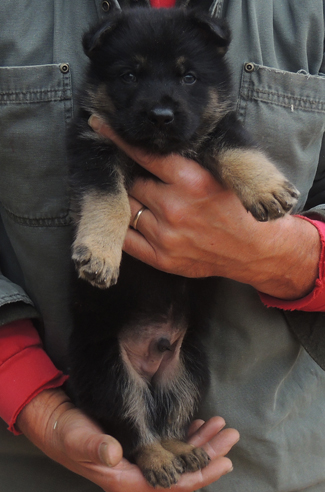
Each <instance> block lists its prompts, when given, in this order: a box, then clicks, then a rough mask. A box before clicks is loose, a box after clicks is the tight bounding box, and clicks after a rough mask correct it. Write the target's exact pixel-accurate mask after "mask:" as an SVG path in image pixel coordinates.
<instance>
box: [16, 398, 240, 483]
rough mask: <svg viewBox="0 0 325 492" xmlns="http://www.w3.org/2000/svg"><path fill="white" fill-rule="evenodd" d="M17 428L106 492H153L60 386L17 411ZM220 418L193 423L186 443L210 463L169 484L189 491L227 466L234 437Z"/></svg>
mask: <svg viewBox="0 0 325 492" xmlns="http://www.w3.org/2000/svg"><path fill="white" fill-rule="evenodd" d="M17 424H18V426H19V428H20V430H21V431H22V432H23V433H24V434H25V435H26V436H27V437H28V438H29V439H30V440H31V441H32V442H33V443H34V444H35V445H36V446H38V447H39V448H40V449H41V450H42V451H43V452H44V453H45V454H47V455H48V456H49V457H50V458H52V459H53V460H55V461H57V462H58V463H61V464H62V465H63V466H65V467H66V468H68V469H69V470H71V471H73V472H75V473H77V474H79V475H81V476H83V477H85V478H87V479H88V480H90V481H92V482H93V483H95V484H97V485H98V486H100V487H101V488H102V489H103V490H104V491H105V492H128V491H130V492H153V491H154V490H155V489H154V488H153V487H151V486H150V485H149V484H148V483H147V482H146V480H145V479H144V477H143V475H142V473H141V471H140V470H139V468H138V467H137V466H136V465H134V464H131V463H130V462H129V461H127V460H126V459H124V458H123V457H122V448H121V446H120V444H119V443H118V442H117V441H116V439H114V438H113V437H111V436H108V435H106V434H104V433H103V432H102V430H101V428H100V427H99V426H98V425H97V424H95V423H94V422H93V421H92V420H90V419H89V418H88V417H87V416H86V415H84V414H83V413H82V412H81V411H80V410H78V409H77V408H75V407H74V406H73V405H72V403H71V402H70V401H69V399H68V398H67V396H66V395H65V393H64V392H63V391H62V390H60V389H53V390H45V391H43V392H41V393H40V394H39V395H37V396H36V397H35V398H34V399H33V400H32V401H31V402H30V403H29V404H27V405H26V407H25V408H24V409H23V410H22V412H21V413H20V415H19V417H18V420H17ZM224 426H225V422H224V420H223V419H222V418H221V417H214V418H212V419H210V420H209V421H207V422H205V423H204V422H203V421H200V420H197V421H195V422H193V424H192V426H191V428H190V433H189V442H191V444H193V445H195V446H202V447H204V449H205V450H206V451H207V453H208V454H209V456H210V458H211V461H210V463H209V465H208V466H207V467H206V468H204V469H203V470H200V471H197V472H195V473H186V474H184V475H182V476H181V478H180V480H179V482H178V483H177V484H176V485H175V486H173V487H172V489H173V490H175V492H177V491H179V492H192V491H194V490H197V489H199V488H201V487H204V486H206V485H208V484H210V483H212V482H214V481H216V480H218V479H219V478H220V477H221V476H222V475H225V474H226V473H228V472H229V471H231V470H232V463H231V461H230V460H229V459H228V458H226V457H225V455H226V454H227V453H228V452H229V450H230V449H231V447H232V446H233V445H234V444H235V443H236V442H237V441H238V439H239V434H238V432H237V431H236V430H234V429H224Z"/></svg>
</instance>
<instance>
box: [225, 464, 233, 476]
mask: <svg viewBox="0 0 325 492" xmlns="http://www.w3.org/2000/svg"><path fill="white" fill-rule="evenodd" d="M233 469H234V467H233V466H232V467H231V468H229V470H228V471H226V475H227V474H228V473H231V472H232V471H233Z"/></svg>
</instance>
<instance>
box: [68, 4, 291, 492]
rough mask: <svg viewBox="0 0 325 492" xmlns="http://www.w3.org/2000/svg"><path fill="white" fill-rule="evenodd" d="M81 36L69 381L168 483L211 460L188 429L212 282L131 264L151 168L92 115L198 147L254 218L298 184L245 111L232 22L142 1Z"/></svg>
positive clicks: (83, 403) (153, 137)
mask: <svg viewBox="0 0 325 492" xmlns="http://www.w3.org/2000/svg"><path fill="white" fill-rule="evenodd" d="M83 44H84V49H85V52H86V54H87V55H88V57H89V58H90V65H89V70H88V73H87V79H86V84H85V89H84V91H83V93H82V95H81V108H80V111H79V114H78V116H77V118H76V119H75V122H74V125H73V128H72V131H71V141H70V156H71V186H72V190H73V194H74V199H75V203H76V207H77V219H76V236H75V241H74V244H73V260H74V262H75V265H76V268H77V271H78V274H79V277H81V279H84V280H86V282H85V281H84V280H79V281H77V282H76V284H77V285H76V296H77V299H76V302H75V304H74V306H75V330H74V333H73V335H72V339H71V380H70V384H71V387H72V392H73V395H74V399H75V401H76V403H77V405H79V406H80V407H81V408H82V409H84V410H85V411H86V412H88V414H90V415H91V416H92V417H94V418H96V419H97V420H98V421H99V422H100V423H101V425H102V426H103V428H104V429H105V431H106V432H108V433H111V434H113V435H114V436H115V437H116V438H117V439H119V440H120V442H121V444H122V446H123V449H124V452H125V455H126V456H127V457H129V458H131V459H133V460H134V461H135V462H136V463H137V464H138V465H139V467H140V468H141V470H142V471H143V473H144V475H145V477H146V478H147V480H148V481H149V482H150V483H151V484H152V485H154V486H163V487H169V486H170V485H171V484H173V483H175V482H177V480H178V478H179V476H180V474H182V473H183V472H185V471H189V470H197V469H199V468H202V467H204V466H205V465H206V464H207V463H208V456H207V455H206V453H205V452H204V451H203V450H201V449H195V448H193V447H191V446H189V445H188V444H186V443H185V442H184V439H185V437H186V430H187V426H188V424H189V422H190V421H191V419H192V418H193V415H194V412H195V409H196V408H197V404H198V402H199V401H200V399H201V397H202V394H203V392H204V390H205V388H206V386H207V384H208V379H209V374H208V373H209V372H208V364H207V361H206V357H205V355H204V351H203V349H202V347H201V342H200V333H201V330H202V329H203V328H204V327H205V324H206V321H205V320H206V319H207V316H208V312H207V311H208V305H207V303H206V301H207V299H208V296H207V295H206V294H205V288H206V287H207V289H208V284H209V280H189V279H185V278H180V277H176V276H173V275H168V274H165V273H163V272H158V271H156V270H154V269H152V268H150V267H148V266H146V265H144V264H142V263H140V262H138V261H136V260H134V259H132V258H130V257H129V256H127V255H125V256H123V260H122V262H121V256H122V245H123V241H124V238H125V234H126V231H127V228H128V226H129V222H130V208H129V202H128V198H127V189H128V187H129V186H130V184H131V183H132V181H133V180H134V178H135V177H136V176H138V175H139V174H140V175H142V176H143V175H144V171H142V170H141V169H140V167H139V166H138V165H137V164H135V163H134V162H132V161H131V160H130V159H129V158H127V157H126V156H125V155H124V154H123V153H122V152H121V151H120V150H118V149H117V148H116V147H115V146H114V145H113V144H112V143H110V142H109V141H107V140H104V139H102V138H101V137H100V136H98V135H97V134H95V133H94V132H93V131H92V130H90V128H89V127H88V124H87V120H88V118H89V116H90V115H91V114H97V115H99V116H100V117H101V118H103V119H104V120H105V121H107V122H108V123H109V125H110V126H111V127H112V128H113V129H114V130H115V131H116V132H117V133H118V134H119V135H120V136H121V137H122V138H123V139H125V140H126V141H127V142H129V143H130V144H132V145H135V146H138V147H140V148H142V149H145V150H146V151H149V152H151V153H153V154H169V153H171V152H173V153H179V154H182V155H184V156H188V157H191V158H194V159H196V160H197V161H198V162H199V163H200V164H201V165H202V166H204V167H205V168H207V169H209V170H210V172H211V173H212V174H213V176H215V177H216V179H218V180H219V181H220V182H221V183H222V184H223V185H224V186H225V187H227V188H230V189H232V190H234V191H235V192H236V193H237V195H238V196H239V198H240V199H241V201H242V203H243V205H244V206H245V208H246V209H247V210H248V211H249V212H251V213H252V214H253V215H254V217H255V218H256V219H257V220H260V221H264V220H268V219H276V218H277V217H281V216H282V215H284V214H285V213H287V212H288V211H290V210H291V209H292V207H293V205H294V204H295V203H296V199H297V196H298V192H297V190H296V189H295V188H294V187H293V186H292V185H291V184H290V183H288V181H287V180H286V179H285V177H284V176H283V175H282V174H281V173H280V172H279V171H278V170H277V169H276V167H275V166H274V165H273V164H272V163H271V162H270V161H269V160H268V158H267V157H266V156H265V155H264V154H263V153H262V152H261V151H260V150H259V149H258V147H257V146H256V145H255V144H254V143H253V141H252V139H251V137H250V136H248V135H247V134H246V132H245V131H244V130H243V128H242V127H241V125H240V123H239V122H238V121H237V119H236V115H235V113H234V103H233V98H232V93H231V83H230V75H229V70H228V68H227V65H226V62H225V58H224V55H225V53H226V51H227V47H228V44H229V32H228V28H227V27H226V26H225V25H224V24H222V23H220V22H219V21H216V20H213V19H211V18H210V17H208V16H205V15H203V14H199V13H197V12H194V11H186V10H182V9H171V10H163V9H162V10H154V9H152V10H151V9H140V8H139V9H134V10H132V11H125V12H119V13H117V14H114V15H112V16H111V18H110V19H109V20H108V21H107V22H105V23H103V24H101V25H99V26H97V27H96V28H95V29H93V30H92V31H90V32H89V33H88V34H86V35H85V37H84V41H83ZM120 263H121V265H120ZM118 278H119V280H118ZM117 280H118V281H117ZM108 287H109V288H108Z"/></svg>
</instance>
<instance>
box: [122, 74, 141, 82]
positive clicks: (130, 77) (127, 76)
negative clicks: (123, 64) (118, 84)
mask: <svg viewBox="0 0 325 492" xmlns="http://www.w3.org/2000/svg"><path fill="white" fill-rule="evenodd" d="M121 79H122V80H123V82H125V83H126V84H135V83H136V82H137V81H138V79H137V77H136V76H135V75H134V73H132V72H125V73H122V75H121Z"/></svg>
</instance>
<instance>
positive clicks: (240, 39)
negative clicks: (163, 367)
mask: <svg viewBox="0 0 325 492" xmlns="http://www.w3.org/2000/svg"><path fill="white" fill-rule="evenodd" d="M143 2H144V3H146V2H145V0H143ZM102 3H104V4H105V5H104V9H105V10H104V9H103V6H102ZM108 3H109V8H108V9H107V2H101V1H99V0H92V1H90V0H78V2H69V1H64V0H42V2H39V1H35V0H29V1H23V0H16V1H15V2H13V1H12V0H2V1H1V2H0V269H1V276H0V324H6V323H8V322H9V321H12V320H17V319H22V318H26V317H28V318H33V319H34V320H35V324H36V326H37V327H38V328H39V330H40V333H41V335H42V338H43V340H44V344H45V348H46V350H47V352H48V354H49V355H50V357H51V358H52V359H53V361H54V362H55V363H56V364H57V366H58V367H60V368H63V369H64V368H65V367H66V347H67V340H68V337H69V333H70V328H71V316H70V311H69V305H68V298H69V296H68V289H69V282H68V279H69V272H70V268H71V263H70V244H71V241H72V228H71V218H70V211H69V194H68V189H67V157H66V150H65V135H66V129H67V127H68V125H69V122H70V121H71V117H72V115H73V111H74V106H75V95H76V88H77V87H78V85H79V84H80V82H81V80H82V73H83V70H84V68H85V66H86V63H87V59H86V56H85V55H84V54H83V52H82V49H81V43H80V39H81V36H82V33H83V32H84V31H85V30H86V29H87V28H88V26H89V25H90V24H93V23H95V22H97V21H98V20H99V19H102V18H105V17H107V16H109V15H110V13H111V12H112V11H113V10H114V9H117V8H121V7H125V6H126V5H127V4H128V3H129V2H128V1H120V2H119V3H118V1H117V0H109V2H108ZM130 3H132V4H137V5H138V4H141V3H142V2H141V1H140V0H139V1H137V2H135V1H133V2H130ZM188 3H190V4H192V5H195V4H199V5H200V8H209V9H210V12H211V14H212V15H214V16H218V17H225V18H227V19H228V22H229V25H230V28H231V30H232V38H233V40H232V43H231V46H230V49H229V53H228V55H227V56H228V59H229V63H230V65H231V67H232V71H233V83H234V88H235V91H236V94H237V110H238V115H239V117H240V119H241V121H242V122H243V123H244V125H245V126H246V127H247V128H248V129H249V130H251V131H252V132H253V134H254V135H255V136H256V138H257V139H258V140H259V141H260V142H261V144H262V145H263V146H264V147H265V149H266V150H267V151H268V152H269V154H270V155H271V156H272V157H273V158H274V160H276V161H277V162H278V163H279V165H280V167H281V168H282V169H283V171H284V172H285V174H286V175H287V176H288V178H289V179H290V180H291V181H293V182H294V183H295V185H296V186H297V187H298V189H299V190H300V192H301V198H300V202H299V206H298V208H297V211H299V212H302V211H305V212H304V213H307V214H309V215H311V216H313V217H316V218H318V219H319V220H325V219H324V217H325V187H324V184H325V183H324V182H325V174H324V173H325V154H324V150H322V141H323V135H324V127H325V76H324V75H323V72H324V68H322V65H323V55H324V2H323V0H310V1H308V2H306V1H305V2H304V1H302V0H219V1H214V2H213V3H212V4H211V0H210V1H201V2H200V1H199V0H191V1H189V2H188ZM210 4H211V5H210ZM247 62H249V63H250V64H252V65H251V66H253V70H247V68H245V67H246V63H247ZM67 66H68V69H67ZM234 227H238V224H236V223H234ZM211 296H213V297H214V298H215V314H214V317H213V319H212V320H211V324H212V327H213V330H212V333H213V334H212V336H211V338H210V339H209V340H207V344H208V347H209V355H210V361H211V366H212V381H211V388H210V392H209V395H208V397H207V400H206V402H205V403H204V405H203V406H202V409H201V412H200V415H201V416H206V417H208V416H210V415H214V414H220V415H222V416H224V417H225V419H226V421H227V423H228V424H229V425H231V426H234V427H236V428H238V429H239V430H240V432H241V435H242V438H241V441H240V443H239V444H238V445H237V446H236V447H235V449H234V450H233V451H232V454H231V457H232V459H233V462H234V466H235V470H234V472H232V474H230V475H228V476H227V477H224V478H222V479H221V480H220V482H218V483H217V484H215V485H213V486H211V487H210V488H209V490H215V491H217V490H218V491H221V492H228V491H229V492H230V491H231V492H234V491H249V492H269V491H276V492H284V491H286V492H287V491H296V490H299V491H300V490H307V489H308V491H309V492H318V491H319V492H320V491H322V492H323V491H324V490H325V467H324V456H325V431H324V430H321V429H322V427H324V425H323V422H324V418H325V405H324V399H325V398H324V394H325V393H324V392H325V373H324V371H323V370H322V369H321V368H320V366H319V365H318V364H317V363H315V361H314V360H313V359H312V358H311V357H310V355H309V354H311V355H312V357H313V358H314V359H315V360H316V361H317V362H318V363H319V364H321V365H322V366H323V367H325V337H324V330H325V314H322V313H320V314H319V313H303V312H292V313H290V312H284V311H281V310H278V309H271V308H270V309H268V308H266V307H265V306H264V305H263V304H262V302H261V300H260V298H259V296H258V293H257V292H256V291H255V290H254V289H252V288H251V287H249V286H246V285H242V284H238V283H236V282H233V281H231V280H227V279H221V278H216V279H215V284H214V289H213V291H212V292H211ZM292 333H295V335H293V334H292ZM297 337H298V339H299V340H300V342H301V343H302V344H303V346H304V347H305V348H302V346H301V344H300V343H299V342H298V341H297ZM0 398H1V395H0ZM4 432H5V431H4ZM2 435H3V437H2ZM40 463H42V465H40ZM58 470H59V471H58ZM0 477H1V478H0V480H1V487H0V488H1V491H2V492H16V491H17V490H19V491H20V492H26V491H29V490H33V492H35V491H38V490H40V491H41V490H42V491H43V490H45V489H46V490H49V491H50V492H52V491H56V490H60V491H62V492H68V491H69V492H70V491H72V490H78V491H86V490H89V491H93V490H98V488H97V487H95V486H93V485H90V484H88V482H86V481H84V480H82V479H79V478H78V477H74V476H73V475H71V474H70V473H69V472H66V471H65V470H63V469H61V468H60V467H59V468H58V469H57V468H56V466H55V465H54V464H53V465H52V464H51V463H50V462H48V461H47V460H46V458H45V457H43V456H42V455H40V454H39V453H38V452H37V451H36V450H33V449H31V448H30V446H29V445H28V443H27V442H26V441H25V440H24V438H23V437H18V438H13V437H12V436H11V435H9V433H7V434H6V433H1V432H0ZM38 487H39V488H38Z"/></svg>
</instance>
